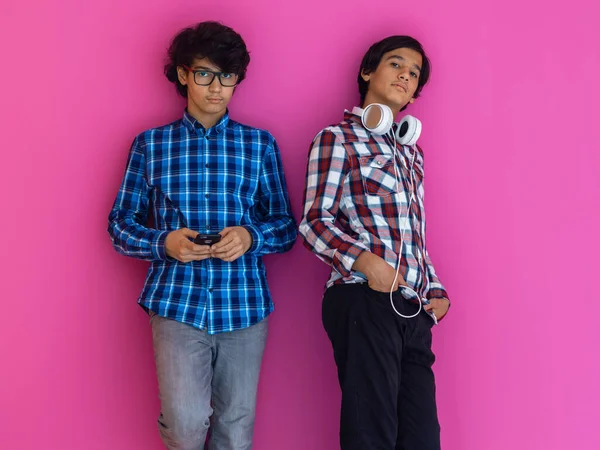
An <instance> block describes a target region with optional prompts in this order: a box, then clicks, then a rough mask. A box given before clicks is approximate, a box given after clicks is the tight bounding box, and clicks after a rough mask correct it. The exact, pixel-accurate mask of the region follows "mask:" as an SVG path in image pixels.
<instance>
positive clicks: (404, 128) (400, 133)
mask: <svg viewBox="0 0 600 450" xmlns="http://www.w3.org/2000/svg"><path fill="white" fill-rule="evenodd" d="M352 114H356V115H357V116H360V120H361V122H362V124H363V127H365V128H366V129H367V130H369V131H370V132H371V133H373V134H380V135H381V134H388V133H389V132H390V130H391V129H392V124H393V123H394V113H393V112H392V109H391V108H390V107H389V106H387V105H383V104H381V103H371V104H370V105H369V106H367V107H366V108H365V109H362V108H359V107H354V109H353V110H352ZM422 128H423V127H422V125H421V121H420V120H419V119H417V118H416V117H413V116H408V115H407V116H404V117H403V118H402V120H401V121H400V122H398V129H397V131H396V133H395V139H396V142H398V143H399V144H402V145H408V146H409V147H412V146H414V145H415V144H416V143H417V140H418V139H419V136H421V129H422Z"/></svg>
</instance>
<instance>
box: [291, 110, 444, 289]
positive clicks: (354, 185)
mask: <svg viewBox="0 0 600 450" xmlns="http://www.w3.org/2000/svg"><path fill="white" fill-rule="evenodd" d="M411 167H412V168H413V170H410V168H411ZM411 172H412V177H411ZM397 175H398V176H397ZM423 195H424V190H423V152H422V151H421V149H420V148H416V150H413V149H412V148H410V147H406V146H402V145H399V144H398V146H397V152H396V164H394V141H393V139H391V138H390V137H389V136H380V135H375V134H371V133H370V132H369V131H367V130H366V129H365V128H364V127H363V126H362V124H361V121H360V117H359V116H356V115H354V114H351V113H349V112H348V111H346V113H345V115H344V121H343V122H341V123H340V124H338V125H335V126H331V127H328V128H325V129H324V130H323V131H321V132H320V133H319V134H318V135H317V136H316V137H315V139H314V141H313V143H312V148H311V150H310V155H309V159H308V168H307V175H306V189H305V192H304V217H303V219H302V222H301V223H300V235H301V236H302V238H303V242H304V245H305V246H306V247H307V248H308V249H309V250H311V251H313V252H314V253H315V254H316V255H317V256H318V257H319V258H320V259H321V260H322V261H324V262H325V263H327V264H329V265H331V266H332V271H331V277H330V278H329V281H328V282H327V287H330V286H332V285H333V284H336V283H363V282H365V281H366V277H365V276H364V274H361V273H360V272H357V271H354V270H352V266H353V265H354V262H355V261H356V259H357V258H358V256H359V255H360V253H361V252H363V251H365V250H368V251H371V252H372V253H374V254H376V255H378V256H380V257H381V258H383V259H384V260H385V261H387V262H388V263H389V264H390V265H391V266H392V267H394V268H396V267H397V264H398V255H399V254H400V255H401V259H400V274H401V275H402V276H403V277H404V279H405V280H406V282H407V283H408V285H409V286H410V287H411V288H412V289H414V290H415V291H416V292H417V293H419V294H420V295H421V297H425V298H427V299H432V298H439V297H445V298H448V294H447V293H446V290H445V289H444V287H443V286H442V284H441V283H440V281H439V279H438V277H437V276H436V274H435V270H434V267H433V264H432V262H431V259H430V258H429V254H428V253H427V248H426V245H425V209H424V204H423ZM411 196H412V198H413V201H412V202H411V201H409V200H410V198H411ZM409 205H410V209H409ZM402 237H404V244H403V245H402Z"/></svg>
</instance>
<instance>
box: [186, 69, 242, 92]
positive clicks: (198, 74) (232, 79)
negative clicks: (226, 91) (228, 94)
mask: <svg viewBox="0 0 600 450" xmlns="http://www.w3.org/2000/svg"><path fill="white" fill-rule="evenodd" d="M182 67H183V68H185V69H186V70H189V71H190V72H192V73H193V74H194V83H196V84H197V85H198V86H210V85H211V84H212V82H213V80H214V79H215V77H219V83H221V86H223V87H233V86H235V85H236V84H237V83H238V80H239V76H238V74H237V73H227V72H214V71H212V70H207V69H191V68H189V67H188V66H183V65H182Z"/></svg>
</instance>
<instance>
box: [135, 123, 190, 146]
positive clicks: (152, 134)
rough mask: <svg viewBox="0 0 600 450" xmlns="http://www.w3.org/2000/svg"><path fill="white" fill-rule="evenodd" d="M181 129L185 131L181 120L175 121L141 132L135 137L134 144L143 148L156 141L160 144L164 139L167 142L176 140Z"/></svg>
mask: <svg viewBox="0 0 600 450" xmlns="http://www.w3.org/2000/svg"><path fill="white" fill-rule="evenodd" d="M183 129H185V126H184V125H183V122H182V120H181V119H179V120H175V121H173V122H171V123H168V124H166V125H162V126H159V127H154V128H149V129H147V130H145V131H142V132H141V133H139V134H138V135H137V136H136V137H135V141H134V142H135V143H137V145H138V146H139V147H141V148H145V147H148V146H149V145H152V144H154V143H156V142H157V141H159V142H160V141H162V140H163V139H165V138H166V139H169V140H173V139H177V135H178V134H181V132H182V131H183Z"/></svg>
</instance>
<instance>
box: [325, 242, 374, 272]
mask: <svg viewBox="0 0 600 450" xmlns="http://www.w3.org/2000/svg"><path fill="white" fill-rule="evenodd" d="M367 250H368V248H367V247H366V246H365V245H363V244H361V243H358V242H357V243H352V244H351V243H344V244H342V245H340V246H339V247H338V248H337V249H336V251H335V253H334V255H333V263H332V265H333V268H334V269H335V270H336V271H337V272H338V273H339V274H340V275H341V276H343V277H344V278H345V277H349V276H350V275H351V274H352V266H354V263H355V262H356V260H357V259H358V257H359V256H360V254H361V253H362V252H364V251H367Z"/></svg>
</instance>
